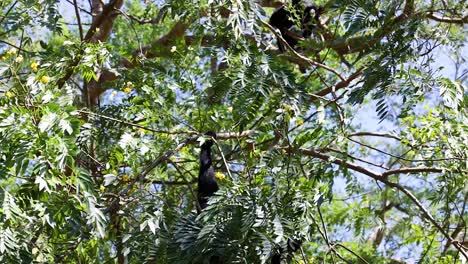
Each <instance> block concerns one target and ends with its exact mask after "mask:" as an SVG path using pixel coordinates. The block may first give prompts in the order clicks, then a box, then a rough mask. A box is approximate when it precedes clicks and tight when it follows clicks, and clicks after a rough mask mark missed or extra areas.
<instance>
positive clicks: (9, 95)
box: [5, 91, 15, 98]
mask: <svg viewBox="0 0 468 264" xmlns="http://www.w3.org/2000/svg"><path fill="white" fill-rule="evenodd" d="M5 96H6V97H8V98H12V97H15V94H14V93H12V92H10V91H6V93H5Z"/></svg>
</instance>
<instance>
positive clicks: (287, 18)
mask: <svg viewBox="0 0 468 264" xmlns="http://www.w3.org/2000/svg"><path fill="white" fill-rule="evenodd" d="M291 9H292V10H291ZM322 13H323V7H321V6H315V5H308V6H305V7H304V6H303V4H302V3H301V0H293V1H292V7H291V8H290V9H289V10H288V9H287V8H286V6H284V5H283V6H281V7H279V8H278V9H276V10H275V12H273V14H272V15H271V17H270V25H272V26H273V27H275V28H277V29H279V31H280V32H281V35H282V36H283V38H284V40H286V42H287V43H288V44H289V46H291V48H294V47H295V46H296V45H297V43H298V42H299V40H300V39H303V38H308V37H310V35H311V34H312V31H313V29H314V27H315V24H316V23H317V22H318V20H319V17H320V15H321V14H322ZM295 17H296V19H299V23H300V27H301V28H299V29H298V31H299V32H296V31H295V30H293V27H294V25H295V23H294V20H295ZM277 41H278V48H279V49H280V51H281V52H284V51H285V47H284V46H283V44H282V43H281V41H280V40H279V39H278V40H277Z"/></svg>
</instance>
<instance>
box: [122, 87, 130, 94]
mask: <svg viewBox="0 0 468 264" xmlns="http://www.w3.org/2000/svg"><path fill="white" fill-rule="evenodd" d="M123 92H124V93H126V94H129V93H131V92H132V88H130V87H125V88H124V89H123Z"/></svg>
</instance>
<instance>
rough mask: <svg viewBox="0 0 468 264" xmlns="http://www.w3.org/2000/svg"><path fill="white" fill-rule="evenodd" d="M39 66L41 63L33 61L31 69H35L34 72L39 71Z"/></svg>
mask: <svg viewBox="0 0 468 264" xmlns="http://www.w3.org/2000/svg"><path fill="white" fill-rule="evenodd" d="M38 66H39V64H37V62H33V63H31V69H32V70H33V72H37V67H38Z"/></svg>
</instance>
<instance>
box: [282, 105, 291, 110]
mask: <svg viewBox="0 0 468 264" xmlns="http://www.w3.org/2000/svg"><path fill="white" fill-rule="evenodd" d="M283 109H284V110H285V111H286V112H291V111H292V106H291V105H288V104H284V105H283Z"/></svg>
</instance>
